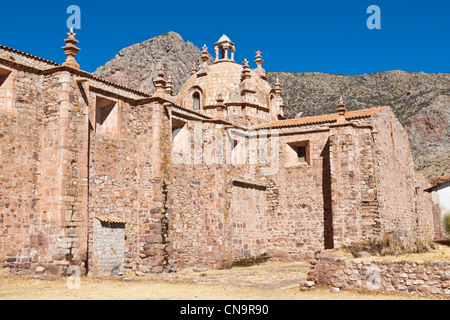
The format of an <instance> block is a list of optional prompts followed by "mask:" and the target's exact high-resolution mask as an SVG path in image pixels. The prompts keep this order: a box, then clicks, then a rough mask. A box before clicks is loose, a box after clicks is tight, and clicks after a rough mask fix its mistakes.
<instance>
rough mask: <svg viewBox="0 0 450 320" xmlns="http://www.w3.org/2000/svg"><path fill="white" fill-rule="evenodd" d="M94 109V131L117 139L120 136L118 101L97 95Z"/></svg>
mask: <svg viewBox="0 0 450 320" xmlns="http://www.w3.org/2000/svg"><path fill="white" fill-rule="evenodd" d="M95 111H96V113H95V122H96V132H98V133H100V134H104V135H108V136H110V137H113V138H116V139H118V138H119V137H120V129H119V110H118V102H117V101H115V100H109V99H106V98H103V97H97V99H96V108H95Z"/></svg>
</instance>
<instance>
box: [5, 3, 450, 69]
mask: <svg viewBox="0 0 450 320" xmlns="http://www.w3.org/2000/svg"><path fill="white" fill-rule="evenodd" d="M69 5H78V6H79V7H80V9H81V30H75V31H76V32H77V39H78V40H79V41H80V43H79V47H80V48H81V49H82V51H80V53H79V55H78V56H77V61H78V62H79V63H80V65H81V68H82V69H83V70H86V71H89V72H93V71H95V69H96V68H97V67H99V66H101V65H103V64H105V63H106V62H107V61H109V60H110V59H112V58H113V57H114V56H115V55H116V54H117V53H118V52H119V51H120V50H121V49H122V48H124V47H127V46H130V45H132V44H135V43H138V42H142V41H145V40H148V39H150V38H152V37H154V36H157V35H160V34H163V33H166V32H168V31H175V32H178V33H179V34H180V35H181V36H182V37H183V39H184V40H189V41H191V42H193V43H194V44H195V45H196V46H197V47H202V46H203V45H204V44H206V45H207V46H208V47H209V52H210V53H211V54H213V53H214V50H213V48H214V43H215V42H216V41H217V40H218V39H219V38H220V36H221V35H222V34H227V35H228V36H229V37H230V39H231V40H232V41H233V42H235V44H236V50H237V52H236V60H237V61H238V62H242V61H243V60H244V59H245V58H247V59H248V60H249V61H251V62H252V64H251V66H252V67H254V63H253V60H254V58H255V51H256V50H258V49H259V50H261V52H262V56H263V59H264V60H265V63H264V65H263V67H264V68H265V69H266V70H267V71H289V72H309V71H315V72H325V73H340V74H363V73H373V72H378V71H387V70H405V71H415V72H419V71H423V72H427V73H441V72H450V1H447V0H439V1H438V0H427V1H418V0H410V1H404V0H390V1H387V0H370V1H366V0H340V1H336V0H334V1H331V0H316V1H312V0H309V1H302V0H298V1H285V0H276V1H270V2H269V1H265V0H260V1H235V0H214V1H203V0H198V1H177V0H174V1H163V0H159V1H157V0H152V1H136V0H127V1H123V0H121V1H116V0H109V1H103V0H95V1H94V0H91V1H84V0H71V1H66V0H58V1H7V2H6V1H4V2H3V3H2V19H0V44H3V45H6V46H10V47H13V48H15V49H18V50H21V51H25V52H28V53H31V54H34V55H37V56H40V57H43V58H46V59H49V60H53V61H56V62H60V63H61V62H63V61H64V60H65V56H64V53H63V50H62V49H61V47H62V46H63V45H64V42H63V39H64V38H65V37H66V32H67V26H66V21H67V19H68V18H69V16H70V14H67V13H66V10H67V7H68V6H69ZM370 5H377V6H379V7H380V9H381V30H369V29H368V28H367V26H366V21H367V19H368V18H369V16H370V14H367V13H366V10H367V8H368V7H369V6H370Z"/></svg>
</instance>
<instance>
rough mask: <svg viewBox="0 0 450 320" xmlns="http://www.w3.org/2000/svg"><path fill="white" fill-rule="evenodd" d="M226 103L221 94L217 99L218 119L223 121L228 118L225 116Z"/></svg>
mask: <svg viewBox="0 0 450 320" xmlns="http://www.w3.org/2000/svg"><path fill="white" fill-rule="evenodd" d="M224 101H225V100H224V98H223V96H222V94H221V93H219V94H218V95H217V98H216V110H217V117H218V118H219V119H223V120H225V118H226V115H225V110H226V106H225V104H224Z"/></svg>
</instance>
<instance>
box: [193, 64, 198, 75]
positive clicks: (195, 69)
mask: <svg viewBox="0 0 450 320" xmlns="http://www.w3.org/2000/svg"><path fill="white" fill-rule="evenodd" d="M197 71H198V68H197V64H196V63H194V65H193V66H192V70H191V76H193V75H194V74H196V73H197Z"/></svg>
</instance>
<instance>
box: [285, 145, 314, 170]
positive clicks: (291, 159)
mask: <svg viewBox="0 0 450 320" xmlns="http://www.w3.org/2000/svg"><path fill="white" fill-rule="evenodd" d="M299 164H304V165H310V164H311V157H310V146H309V141H300V142H291V143H288V144H287V145H286V166H287V167H292V166H296V165H299Z"/></svg>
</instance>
